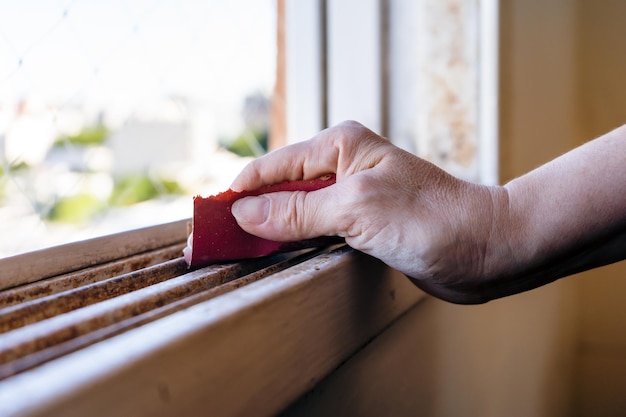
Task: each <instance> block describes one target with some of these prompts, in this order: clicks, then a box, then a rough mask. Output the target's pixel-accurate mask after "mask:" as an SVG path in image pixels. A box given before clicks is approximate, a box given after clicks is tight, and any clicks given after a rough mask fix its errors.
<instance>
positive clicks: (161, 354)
mask: <svg viewBox="0 0 626 417" xmlns="http://www.w3.org/2000/svg"><path fill="white" fill-rule="evenodd" d="M388 272H389V271H388V269H387V268H386V267H385V266H384V265H383V264H381V263H379V262H378V261H375V260H373V259H372V258H369V257H367V256H365V255H363V254H360V253H358V252H354V251H352V250H351V249H349V248H347V247H345V248H343V249H340V250H337V251H333V252H331V253H328V254H325V255H320V256H316V257H314V258H313V259H311V260H308V261H306V262H303V263H301V264H298V265H296V266H293V267H291V268H288V269H286V270H284V271H282V272H279V273H276V274H272V275H271V276H269V277H267V278H265V279H263V280H259V281H257V282H253V283H251V284H250V285H246V286H243V287H241V288H239V289H237V290H236V291H231V292H229V293H227V294H223V295H222V296H219V297H215V298H212V299H210V300H208V301H205V302H202V303H200V304H197V305H195V306H193V307H190V308H187V309H184V310H182V311H178V312H177V313H175V314H171V315H168V316H167V317H163V318H161V319H160V320H157V321H154V322H152V323H149V324H147V325H145V326H141V327H139V328H136V329H133V330H131V331H127V332H125V333H123V334H121V335H119V336H116V337H113V338H111V339H107V340H105V341H102V342H100V343H96V344H94V345H92V346H89V347H87V348H85V349H81V350H79V351H77V352H75V353H72V354H70V355H66V356H64V357H62V358H59V359H57V360H54V361H52V362H49V363H47V364H45V365H43V366H40V367H37V368H34V369H32V370H30V371H26V372H23V373H21V374H19V375H17V376H15V377H12V378H8V379H6V380H4V381H1V382H0V414H2V415H24V414H28V415H32V416H37V415H61V414H62V415H65V416H83V415H91V416H97V415H154V416H159V415H163V416H165V415H172V414H179V415H188V416H189V415H206V414H207V413H210V414H211V415H212V416H235V415H255V416H266V415H273V414H275V413H276V412H278V411H280V410H282V409H283V408H284V407H285V406H286V405H288V404H289V403H291V402H292V401H293V400H295V399H296V398H297V397H298V396H299V395H301V394H302V393H304V392H306V391H307V390H308V389H310V388H311V387H312V386H313V385H314V384H315V383H316V382H317V381H319V380H320V379H321V378H323V377H324V376H325V375H327V374H328V373H329V372H330V371H332V370H333V369H334V368H335V367H336V366H338V364H340V363H341V362H342V361H344V360H345V359H346V358H347V357H349V356H350V355H351V354H352V353H353V352H354V351H355V350H357V349H358V348H359V347H360V346H363V345H364V344H366V343H367V342H368V341H369V340H370V339H371V338H372V337H374V336H376V335H377V334H378V333H379V332H380V331H381V330H382V329H384V328H385V327H386V326H387V325H388V324H389V323H390V322H392V321H393V320H394V319H395V318H396V317H398V316H399V315H401V314H402V313H403V312H404V311H406V310H407V309H409V308H410V307H411V306H412V305H414V304H415V303H416V302H417V301H418V300H419V299H420V298H421V297H422V293H421V292H420V291H419V290H417V289H416V288H415V287H413V286H412V285H411V284H410V282H409V281H408V280H407V279H406V278H404V277H403V276H398V275H396V274H389V273H388ZM164 284H165V283H164ZM146 290H147V289H146ZM111 301H112V300H111Z"/></svg>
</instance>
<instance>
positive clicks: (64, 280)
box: [0, 243, 184, 315]
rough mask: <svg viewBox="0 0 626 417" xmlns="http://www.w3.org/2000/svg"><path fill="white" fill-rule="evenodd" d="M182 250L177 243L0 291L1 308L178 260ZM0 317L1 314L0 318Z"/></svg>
mask: <svg viewBox="0 0 626 417" xmlns="http://www.w3.org/2000/svg"><path fill="white" fill-rule="evenodd" d="M183 247H184V243H183V244H181V243H177V244H174V245H171V246H168V247H165V248H163V249H157V250H154V251H149V252H144V253H141V254H138V255H132V256H128V257H125V258H122V259H119V260H116V261H112V262H108V263H105V264H102V265H98V266H94V267H89V268H85V269H81V270H79V271H75V272H70V273H68V274H63V275H59V276H56V277H51V278H48V279H45V280H41V281H37V282H33V283H30V284H25V285H21V286H19V287H14V288H10V289H7V290H4V291H0V309H1V308H6V307H10V306H12V305H15V304H20V303H25V302H29V301H32V300H35V299H38V298H41V297H46V296H50V295H52V294H58V293H60V292H63V291H68V290H71V289H73V288H77V287H80V286H83V285H88V284H91V283H94V282H98V281H102V280H105V279H107V278H111V277H112V276H116V275H121V274H125V273H128V272H132V271H136V270H138V269H141V268H147V267H149V266H152V265H156V264H160V263H162V262H165V261H169V260H171V259H174V258H178V257H180V256H181V253H182V250H183ZM1 314H2V313H1V312H0V315H1Z"/></svg>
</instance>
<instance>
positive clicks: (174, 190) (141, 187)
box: [109, 174, 183, 206]
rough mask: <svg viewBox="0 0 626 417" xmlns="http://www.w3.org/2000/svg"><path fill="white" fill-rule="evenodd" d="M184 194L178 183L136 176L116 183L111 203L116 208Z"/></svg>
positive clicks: (140, 175) (110, 199) (127, 177)
mask: <svg viewBox="0 0 626 417" xmlns="http://www.w3.org/2000/svg"><path fill="white" fill-rule="evenodd" d="M182 193H183V189H182V187H181V186H180V185H179V184H178V183H177V182H176V181H172V180H166V179H161V178H159V179H152V178H150V177H149V176H148V175H145V174H135V175H129V176H126V177H124V178H121V179H120V180H118V181H116V183H115V186H114V188H113V193H112V194H111V197H110V198H109V203H110V204H111V205H114V206H129V205H132V204H135V203H140V202H142V201H147V200H151V199H153V198H156V197H158V196H159V195H165V194H182Z"/></svg>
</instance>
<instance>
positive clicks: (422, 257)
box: [231, 122, 508, 303]
mask: <svg viewBox="0 0 626 417" xmlns="http://www.w3.org/2000/svg"><path fill="white" fill-rule="evenodd" d="M327 173H336V175H337V182H336V184H334V185H332V186H330V187H327V188H324V189H321V190H317V191H313V192H308V193H307V192H299V191H296V192H279V193H271V194H265V195H262V196H259V197H246V198H244V199H241V200H239V201H237V202H236V203H235V204H234V205H233V207H232V213H233V215H234V216H235V218H236V219H237V222H238V223H239V225H240V226H241V227H242V228H243V229H244V230H245V231H247V232H248V233H251V234H254V235H257V236H260V237H263V238H266V239H271V240H276V241H296V240H302V239H308V238H313V237H318V236H335V235H336V236H341V237H344V238H345V240H346V242H347V243H348V244H349V245H350V246H351V247H353V248H355V249H357V250H360V251H362V252H365V253H367V254H369V255H371V256H374V257H376V258H378V259H380V260H382V261H383V262H385V263H386V264H387V265H389V266H391V267H392V268H395V269H397V270H399V271H401V272H403V273H404V274H406V275H407V276H408V277H409V278H411V279H412V281H413V282H414V283H415V284H416V285H418V286H419V287H420V288H422V289H424V290H425V291H427V292H429V293H431V294H433V295H435V296H437V297H440V298H442V299H445V300H448V301H451V302H456V303H478V302H485V301H488V300H489V299H491V298H495V297H497V296H498V295H497V294H493V293H491V292H489V293H484V292H483V290H484V289H485V288H486V285H485V284H486V283H487V282H488V281H489V280H490V277H492V276H496V275H498V274H499V272H500V271H499V269H500V268H501V265H500V264H499V260H500V259H501V258H502V253H501V252H502V250H503V248H504V249H507V248H508V246H507V245H504V246H502V245H501V244H502V242H501V241H500V238H501V236H500V235H499V234H498V233H494V230H496V229H497V228H496V227H495V223H496V222H497V221H498V220H499V219H498V217H499V213H500V212H501V210H502V208H503V207H506V204H507V203H506V191H504V189H503V188H502V187H487V186H482V185H478V184H472V183H468V182H465V181H462V180H459V179H457V178H455V177H453V176H451V175H449V174H447V173H446V172H444V171H443V170H441V169H440V168H438V167H436V166H435V165H433V164H431V163H429V162H427V161H425V160H423V159H420V158H418V157H416V156H415V155H412V154H410V153H408V152H405V151H403V150H401V149H400V148H398V147H396V146H394V145H393V144H391V143H390V142H389V141H387V140H386V139H384V138H382V137H380V136H378V135H376V134H375V133H374V132H372V131H371V130H369V129H367V128H365V127H364V126H362V125H360V124H359V123H356V122H344V123H342V124H340V125H338V126H336V127H332V128H329V129H326V130H324V131H322V132H321V133H319V134H318V135H317V136H316V137H314V138H313V139H311V140H309V141H306V142H301V143H297V144H294V145H291V146H287V147H284V148H281V149H278V150H276V151H274V152H271V153H269V154H267V155H265V156H264V157H261V158H259V159H257V160H255V161H253V162H251V163H250V164H249V165H248V166H247V167H246V168H245V169H244V170H243V171H242V172H241V174H240V175H239V176H238V177H237V178H236V179H235V181H234V182H233V184H232V185H231V188H232V189H233V190H235V191H242V190H245V189H255V188H258V187H260V186H262V185H267V184H273V183H277V182H281V181H285V180H298V179H311V178H316V177H319V176H321V175H324V174H327ZM496 253H497V255H498V256H495V254H496Z"/></svg>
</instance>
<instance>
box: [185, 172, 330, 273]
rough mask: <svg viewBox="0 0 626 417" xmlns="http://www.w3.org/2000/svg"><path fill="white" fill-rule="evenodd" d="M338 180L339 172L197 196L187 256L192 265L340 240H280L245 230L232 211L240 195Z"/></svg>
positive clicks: (321, 185)
mask: <svg viewBox="0 0 626 417" xmlns="http://www.w3.org/2000/svg"><path fill="white" fill-rule="evenodd" d="M334 183H335V175H334V174H329V175H324V176H322V177H320V178H316V179H312V180H301V181H286V182H282V183H279V184H274V185H269V186H264V187H261V188H259V189H256V190H250V191H242V192H237V191H233V190H228V191H225V192H222V193H220V194H217V195H215V196H211V197H208V198H204V197H200V196H197V197H194V199H193V229H192V233H191V235H190V237H189V241H188V242H189V245H188V246H187V247H186V248H185V250H184V254H185V260H186V261H187V265H188V266H189V267H190V268H196V267H201V266H206V265H209V264H212V263H216V262H222V261H233V260H240V259H245V258H256V257H260V256H266V255H271V254H273V253H278V252H287V251H292V250H297V249H303V248H307V247H314V246H322V245H325V244H328V243H331V242H336V241H337V240H338V239H337V238H336V237H320V238H316V239H309V240H304V241H299V242H276V241H273V240H267V239H262V238H260V237H257V236H254V235H251V234H249V233H247V232H245V231H244V230H243V229H242V228H241V227H239V224H238V223H237V221H236V220H235V217H234V216H233V215H232V213H231V207H232V205H233V203H234V202H235V201H237V200H239V199H240V198H243V197H248V196H257V195H260V194H266V193H273V192H278V191H307V192H309V191H315V190H319V189H320V188H324V187H327V186H329V185H332V184H334Z"/></svg>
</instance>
